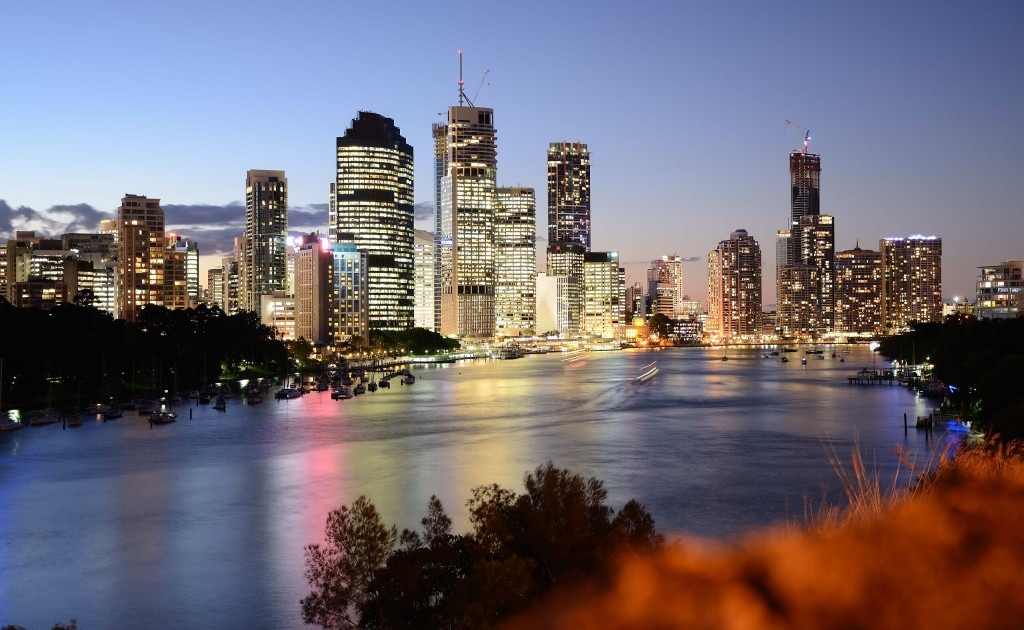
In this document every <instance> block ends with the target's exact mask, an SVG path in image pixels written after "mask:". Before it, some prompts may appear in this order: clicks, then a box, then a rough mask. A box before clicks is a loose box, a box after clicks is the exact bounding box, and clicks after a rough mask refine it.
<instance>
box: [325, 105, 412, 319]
mask: <svg viewBox="0 0 1024 630" xmlns="http://www.w3.org/2000/svg"><path fill="white" fill-rule="evenodd" d="M336 158H337V169H336V179H335V185H334V187H333V189H332V191H331V192H332V194H331V204H330V228H329V230H330V232H329V234H330V237H331V241H332V242H335V243H340V242H352V243H354V244H355V246H356V248H357V249H359V250H361V251H365V252H366V253H367V255H368V256H369V287H370V304H369V306H370V328H373V329H382V330H406V329H409V328H412V326H413V324H414V319H415V277H414V276H415V273H414V262H413V257H414V236H413V231H414V230H413V150H412V147H411V146H410V145H409V143H408V142H406V140H405V138H404V137H403V136H402V134H401V131H400V130H399V128H398V127H397V126H395V122H394V121H393V120H392V119H390V118H385V117H384V116H381V115H380V114H376V113H373V112H365V111H361V112H359V114H358V116H357V117H356V118H355V119H353V120H352V126H351V127H349V129H347V130H346V131H345V135H344V136H342V137H340V138H338V139H337V153H336Z"/></svg>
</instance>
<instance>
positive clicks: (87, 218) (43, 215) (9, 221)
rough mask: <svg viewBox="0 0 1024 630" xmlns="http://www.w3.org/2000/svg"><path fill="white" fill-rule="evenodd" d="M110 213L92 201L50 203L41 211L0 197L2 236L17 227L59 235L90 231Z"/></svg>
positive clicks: (0, 231) (0, 233)
mask: <svg viewBox="0 0 1024 630" xmlns="http://www.w3.org/2000/svg"><path fill="white" fill-rule="evenodd" d="M106 216H107V215H105V214H103V213H101V212H100V211H99V210H97V209H96V208H93V207H92V206H90V205H89V204H86V203H79V204H67V205H57V206H50V207H49V208H47V209H46V210H43V211H42V212H39V211H37V210H34V209H32V208H29V207H28V206H18V207H17V208H12V207H11V206H10V204H8V203H7V202H6V201H5V200H3V199H0V237H3V238H10V237H12V236H14V232H16V231H18V230H32V231H36V232H38V233H39V235H40V236H59V235H61V234H64V233H65V232H91V231H95V230H96V229H98V227H99V222H100V220H101V219H103V218H105V217H106Z"/></svg>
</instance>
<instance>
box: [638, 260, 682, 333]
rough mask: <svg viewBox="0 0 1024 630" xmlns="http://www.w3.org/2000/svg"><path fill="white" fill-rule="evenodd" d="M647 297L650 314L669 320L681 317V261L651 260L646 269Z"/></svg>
mask: <svg viewBox="0 0 1024 630" xmlns="http://www.w3.org/2000/svg"><path fill="white" fill-rule="evenodd" d="M647 295H649V296H650V297H651V314H652V315H654V314H657V313H661V314H662V315H664V316H666V317H668V318H669V319H679V318H680V317H682V316H683V307H682V301H683V259H682V258H681V257H679V256H676V255H672V256H662V257H661V258H660V259H657V260H652V261H651V266H650V267H649V268H648V269H647Z"/></svg>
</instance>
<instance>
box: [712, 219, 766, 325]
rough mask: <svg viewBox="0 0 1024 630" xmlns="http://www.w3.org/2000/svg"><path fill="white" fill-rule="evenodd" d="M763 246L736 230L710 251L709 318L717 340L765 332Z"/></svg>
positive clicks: (741, 231) (743, 232)
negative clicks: (762, 269) (763, 330)
mask: <svg viewBox="0 0 1024 630" xmlns="http://www.w3.org/2000/svg"><path fill="white" fill-rule="evenodd" d="M761 312H762V311H761V247H760V246H759V245H758V243H757V241H756V240H754V238H753V237H751V236H750V235H749V234H747V231H746V230H742V229H740V230H736V231H734V232H733V233H732V234H731V235H730V236H729V240H727V241H722V242H720V243H719V244H718V247H716V248H715V249H713V250H711V251H710V252H709V253H708V317H707V321H706V324H705V330H706V331H707V333H708V334H709V335H710V336H711V338H712V340H713V341H723V342H726V343H729V342H736V341H752V340H754V339H756V338H757V337H758V335H760V333H761Z"/></svg>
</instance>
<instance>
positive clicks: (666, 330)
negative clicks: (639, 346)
mask: <svg viewBox="0 0 1024 630" xmlns="http://www.w3.org/2000/svg"><path fill="white" fill-rule="evenodd" d="M647 327H648V328H650V329H651V330H652V331H653V332H655V333H656V334H657V335H658V337H660V338H662V339H668V338H669V335H670V334H671V332H672V320H671V319H670V318H669V317H668V315H665V314H664V313H655V314H654V315H651V318H650V319H649V320H647Z"/></svg>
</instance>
